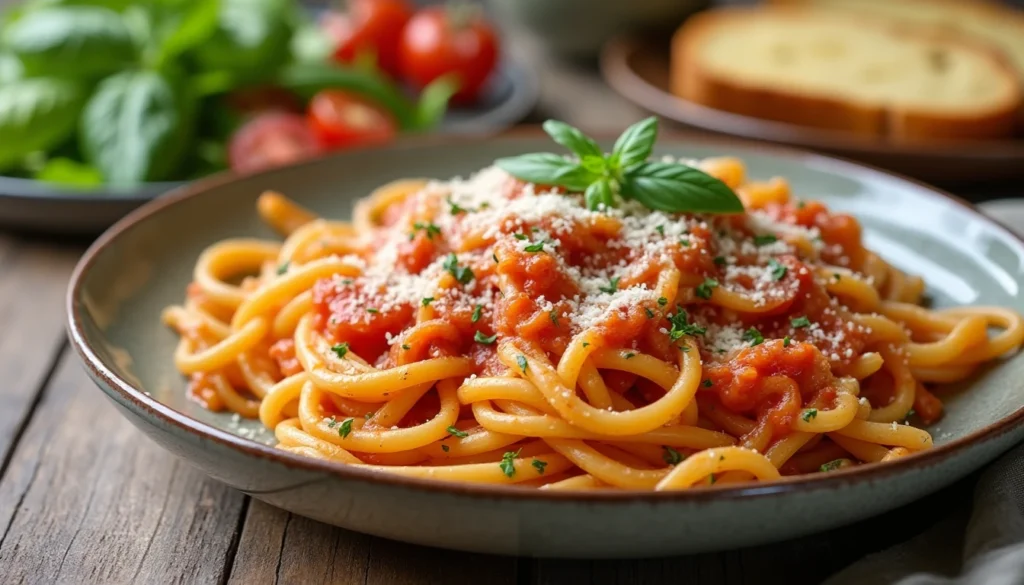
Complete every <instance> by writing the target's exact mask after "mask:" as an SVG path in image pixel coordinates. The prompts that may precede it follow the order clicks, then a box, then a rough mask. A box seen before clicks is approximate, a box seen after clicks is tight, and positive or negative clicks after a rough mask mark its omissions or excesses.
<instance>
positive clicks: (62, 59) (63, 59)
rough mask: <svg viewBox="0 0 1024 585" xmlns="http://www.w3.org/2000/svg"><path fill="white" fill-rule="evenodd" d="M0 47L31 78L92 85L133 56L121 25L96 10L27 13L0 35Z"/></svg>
mask: <svg viewBox="0 0 1024 585" xmlns="http://www.w3.org/2000/svg"><path fill="white" fill-rule="evenodd" d="M4 44H5V45H6V46H7V48H8V49H10V51H11V52H13V53H14V54H15V55H17V57H18V58H19V59H20V60H21V62H22V65H24V67H25V72H26V73H27V74H28V75H31V76H40V75H51V76H57V77H65V78H72V79H92V78H95V77H98V76H102V75H104V74H107V73H112V72H114V71H117V70H118V69H120V68H122V67H124V66H125V65H127V64H128V63H130V62H131V60H132V58H133V57H134V56H135V44H134V42H133V40H132V36H131V34H130V32H129V30H128V27H127V26H126V25H125V21H124V20H123V19H122V18H121V16H119V15H118V14H117V13H116V12H114V11H112V10H109V9H107V8H101V7H97V6H57V7H53V8H43V9H41V10H38V11H35V12H28V13H26V14H24V15H22V16H21V17H20V18H18V19H17V20H16V21H15V22H13V23H12V24H11V25H10V26H9V27H7V29H6V30H5V31H4Z"/></svg>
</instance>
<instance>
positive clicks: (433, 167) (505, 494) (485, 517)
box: [68, 134, 1024, 558]
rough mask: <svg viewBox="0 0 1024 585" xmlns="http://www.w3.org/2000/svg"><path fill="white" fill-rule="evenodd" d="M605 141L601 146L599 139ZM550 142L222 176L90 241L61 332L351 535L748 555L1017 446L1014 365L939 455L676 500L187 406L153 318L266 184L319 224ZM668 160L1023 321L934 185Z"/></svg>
mask: <svg viewBox="0 0 1024 585" xmlns="http://www.w3.org/2000/svg"><path fill="white" fill-rule="evenodd" d="M609 146H610V145H609ZM547 149H550V141H549V140H548V139H547V138H546V137H541V136H538V135H535V134H528V135H522V134H519V135H513V136H508V137H504V138H498V139H489V140H477V141H457V140H451V139H449V140H434V141H430V142H425V143H424V142H420V143H406V144H399V145H397V146H393V147H389V148H383V149H377V150H368V151H362V152H353V153H349V154H344V155H340V156H335V157H332V158H328V159H322V160H317V161H312V162H309V163H306V164H303V165H300V166H295V167H290V168H286V169H281V170H276V171H273V172H269V173H265V174H262V175H258V176H252V177H246V178H242V179H231V178H214V179H211V180H208V181H206V182H203V183H199V184H196V185H194V186H191V187H187V188H185V189H183V190H180V191H178V192H177V193H176V194H172V195H168V196H167V197H165V198H162V199H160V200H158V201H156V202H153V203H150V204H148V205H146V206H145V207H143V208H141V209H139V210H138V211H136V212H134V213H133V214H131V215H130V216H128V217H127V218H125V219H124V220H122V221H121V222H120V223H118V224H117V225H116V226H114V227H113V228H112V229H111V230H110V231H108V232H107V233H106V234H105V235H104V236H103V237H101V238H100V239H99V241H97V242H96V244H95V245H93V247H92V248H91V249H90V250H89V252H88V253H86V255H85V257H84V258H83V259H82V261H81V263H80V264H79V266H78V269H77V271H76V272H75V275H74V277H73V279H72V282H71V288H70V291H69V294H68V312H69V319H70V323H69V332H70V336H71V340H72V342H73V344H74V346H75V348H76V350H77V351H78V353H79V354H80V355H81V356H82V358H83V359H84V361H85V363H86V366H87V368H88V371H89V372H90V374H91V376H92V377H93V378H94V379H95V381H96V382H97V384H98V385H99V386H100V388H101V389H102V390H103V392H104V393H106V395H107V396H108V397H109V398H111V399H112V400H113V401H114V402H115V403H116V404H117V405H118V407H119V408H120V410H121V411H122V412H123V413H124V415H125V416H126V417H128V418H129V419H130V420H131V421H132V422H133V423H134V424H135V425H137V426H138V427H139V428H141V429H143V430H144V431H145V432H146V433H147V434H149V435H150V436H151V437H152V438H153V439H154V440H155V441H157V442H158V443H160V444H161V445H163V446H165V447H166V448H167V449H169V450H171V451H173V452H174V453H177V454H178V455H180V456H181V457H183V458H184V459H186V460H188V461H189V462H191V463H193V464H194V465H196V466H198V467H199V468H201V469H203V470H204V471H206V472H207V473H209V474H210V475H211V476H213V477H215V478H217V479H218V480H220V481H223V482H225V483H227V484H229V485H231V486H234V487H236V488H238V489H240V490H242V491H244V492H246V493H249V494H252V495H253V496H255V497H257V498H259V499H262V500H265V501H266V502H269V503H270V504H273V505H275V506H280V507H282V508H286V509H288V510H291V511H293V512H296V513H298V514H302V515H305V516H309V517H312V518H315V519H317V520H321V521H324V522H328V523H332V524H336V525H338V526H343V527H346V528H350V529H353V530H357V531H360V532H366V533H371V534H375V535H379V536H383V537H387V538H394V539H399V540H405V541H409V542H414V543H419V544H425V545H432V546H439V547H446V548H454V549H462V550H470V551H482V552H491V553H507V554H532V555H550V556H566V557H603V558H608V557H634V556H652V555H665V554H677V553H686V552H696V551H705V550H713V549H723V548H735V547H740V546H747V545H753V544H757V543H762V542H766V541H771V540H779V539H783V538H787V537H793V536H797V535H801V534H806V533H810V532H813V531H818V530H823V529H826V528H831V527H834V526H838V525H841V524H844V523H848V522H852V521H855V520H858V519H862V518H865V517H867V516H871V515H873V514H879V513H882V512H884V511H886V510H890V509H892V508H895V507H897V506H900V505H902V504H905V503H907V502H909V501H911V500H913V499H915V498H919V497H921V496H923V495H925V494H927V493H929V492H932V491H935V490H937V489H939V488H941V487H943V486H945V485H947V484H949V483H951V482H953V481H955V480H956V479H958V478H960V477H962V476H964V475H965V474H967V473H969V472H971V471H973V470H975V469H977V468H978V467H980V466H981V465H983V464H985V463H986V462H988V461H990V460H991V459H993V458H994V457H995V456H997V455H998V454H999V453H1001V452H1003V451H1004V450H1006V449H1007V448H1008V447H1009V446H1011V445H1012V444H1014V443H1016V442H1017V441H1018V440H1020V439H1021V438H1022V436H1024V426H1021V424H1020V423H1021V421H1022V419H1024V409H1022V408H1021V406H1022V405H1024V395H1022V392H1021V380H1022V379H1024V358H1020V357H1013V358H1009V359H1007V360H1004V361H1003V362H1001V363H999V364H997V365H995V366H993V367H990V368H988V369H986V370H985V371H984V372H981V373H980V374H979V375H978V376H976V377H975V378H974V379H973V380H971V381H970V383H967V384H962V385H960V386H958V387H954V388H949V389H948V390H947V391H945V392H943V395H944V397H945V399H946V401H947V402H946V404H947V408H948V410H947V414H946V416H945V418H943V419H942V420H941V421H940V422H939V423H938V424H937V425H935V426H934V427H933V428H931V429H930V430H931V432H932V433H933V435H934V436H935V438H936V443H937V447H936V448H935V449H933V450H931V451H928V452H924V453H921V454H917V455H914V456H911V457H907V458H905V459H900V460H899V461H897V462H895V463H889V464H885V465H867V466H862V467H858V468H855V469H852V470H842V471H839V472H833V473H829V474H827V475H815V476H813V477H801V478H794V479H788V480H784V481H781V482H778V483H772V484H763V485H752V486H747V487H728V486H721V487H711V488H705V489H696V490H691V491H688V492H677V493H647V492H609V493H594V492H589V493H547V492H537V491H526V490H522V489H515V488H507V487H481V486H463V485H451V484H442V483H430V482H425V481H419V480H412V479H403V478H398V477H393V476H389V475H381V474H376V473H373V472H367V471H361V470H358V469H353V468H347V467H345V466H342V465H338V464H328V463H321V462H317V461H312V460H309V459H304V458H301V457H298V456H294V455H291V454H288V453H283V452H279V451H277V450H275V449H273V448H272V447H270V446H269V444H270V443H271V440H272V436H271V433H269V432H264V431H262V430H261V429H260V428H259V426H258V424H257V423H253V422H249V421H241V420H238V419H237V417H231V416H229V415H218V414H212V413H210V412H207V411H205V410H203V409H201V408H199V407H197V406H196V405H195V404H193V403H191V402H189V401H187V400H186V399H185V393H184V383H183V380H182V378H181V376H179V375H178V373H177V372H176V371H175V369H174V366H173V364H172V361H171V354H172V352H173V349H174V345H175V342H176V336H175V335H174V334H173V333H172V332H171V331H168V330H167V329H165V328H164V327H163V326H162V325H161V324H160V319H159V315H160V310H161V308H162V307H163V306H164V305H167V304H169V303H174V302H179V301H180V299H181V298H182V294H183V293H184V289H185V285H186V284H188V282H189V280H190V276H191V272H192V267H193V263H194V262H195V259H196V256H197V255H198V254H199V253H200V251H201V250H202V249H203V248H204V247H206V246H208V245H209V244H211V243H212V242H214V241H216V240H218V239H221V238H227V237H238V236H263V237H271V236H272V234H271V232H270V231H269V230H268V229H267V228H265V227H264V226H263V225H261V223H260V221H259V219H258V217H257V215H256V212H255V211H254V202H255V200H256V197H257V196H258V195H259V194H260V192H262V191H263V190H265V189H276V190H279V191H281V192H283V193H286V194H287V195H289V196H290V197H293V198H295V199H297V200H298V201H299V202H300V203H302V204H303V205H306V206H309V207H311V208H313V209H315V210H317V211H319V212H321V213H323V214H324V215H327V216H332V217H345V216H347V215H348V214H349V212H350V210H351V208H352V204H353V202H354V201H355V200H356V198H358V197H361V196H363V195H365V194H367V193H368V192H369V191H370V190H371V189H373V188H374V187H376V186H378V185H380V184H382V183H384V182H386V181H390V180H392V179H396V178H400V177H411V176H432V177H439V178H447V177H450V176H453V175H466V174H468V173H470V172H472V171H473V170H475V169H478V168H480V167H482V166H485V165H487V164H489V163H490V162H491V161H493V160H494V159H495V158H496V157H499V156H506V155H511V154H516V153H523V152H530V151H537V150H547ZM660 150H661V151H662V152H664V153H669V154H673V155H678V156H686V157H704V156H711V155H719V154H723V153H732V154H737V155H739V156H741V157H742V158H743V159H745V161H746V162H747V164H748V167H749V172H750V175H751V176H753V177H755V178H758V177H759V178H768V177H771V176H775V175H781V176H784V177H788V178H789V179H790V181H791V183H792V185H793V188H794V190H795V192H796V193H797V194H799V195H800V196H802V197H807V198H820V199H823V200H825V201H826V202H827V203H828V204H829V205H831V206H833V207H834V208H835V209H839V210H844V211H850V212H853V213H855V214H856V215H857V216H858V217H860V218H861V220H862V222H863V224H864V226H865V231H866V238H867V243H868V244H869V245H870V246H871V247H872V248H874V249H875V250H877V251H879V252H881V253H882V254H883V255H884V256H885V257H886V258H888V259H889V260H891V261H892V262H894V263H895V264H896V265H897V266H898V267H900V268H902V269H904V270H907V271H910V272H913V273H917V274H921V275H923V276H924V277H925V278H926V279H927V281H928V285H929V288H928V294H929V295H930V296H931V297H932V298H933V299H934V300H935V302H936V304H938V305H940V306H941V305H950V304H980V303H990V304H996V305H1004V306H1008V307H1013V308H1015V309H1017V310H1020V311H1024V296H1022V292H1021V287H1022V285H1024V276H1022V266H1024V243H1022V242H1021V241H1020V240H1019V239H1017V238H1016V237H1015V236H1013V235H1012V234H1011V233H1010V232H1008V231H1007V230H1005V229H1004V228H1002V227H1000V226H999V225H997V224H995V223H993V222H992V221H991V220H989V219H986V218H985V217H983V216H982V215H980V214H979V213H978V212H976V211H975V210H974V209H972V208H971V207H969V206H967V205H966V204H963V203H961V202H959V201H956V200H954V199H952V198H950V197H949V196H947V195H943V194H941V193H938V192H936V191H934V190H932V189H930V188H927V187H924V186H922V185H919V184H916V183H912V182H909V181H906V180H903V179H899V178H895V177H893V176H891V175H887V174H884V173H881V172H878V171H874V170H870V169H867V168H864V167H861V166H857V165H853V164H849V163H845V162H840V161H836V160H833V159H828V158H822V157H818V156H814V155H810V154H802V153H795V152H789V151H781V150H769V149H765V148H764V147H738V146H735V145H729V144H725V143H720V142H710V141H704V140H701V139H689V140H687V141H682V140H678V139H676V140H672V139H668V140H664V141H663V144H662V146H661V149H660Z"/></svg>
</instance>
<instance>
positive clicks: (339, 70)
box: [276, 63, 417, 130]
mask: <svg viewBox="0 0 1024 585" xmlns="http://www.w3.org/2000/svg"><path fill="white" fill-rule="evenodd" d="M276 83H277V85H280V86H281V87H283V88H285V89H289V90H292V91H294V92H295V93H297V94H299V95H301V96H302V97H304V98H306V99H309V98H311V97H313V95H314V94H316V93H317V92H319V91H320V90H323V89H332V88H333V89H346V90H349V91H352V92H355V93H358V94H360V95H362V96H365V97H367V98H369V99H370V100H372V101H374V102H376V103H378V104H380V105H382V106H384V108H385V109H387V110H388V111H390V112H391V114H392V115H394V116H395V120H396V121H397V122H398V125H399V127H401V128H402V129H403V130H414V129H416V127H417V111H416V107H415V106H414V105H413V104H412V103H411V102H410V101H409V99H408V98H406V97H405V95H403V94H402V92H401V91H399V90H398V88H397V87H395V86H394V85H393V84H391V83H390V82H389V81H387V80H386V79H384V78H383V77H381V76H380V75H379V74H377V73H374V72H370V71H365V70H361V69H354V68H350V67H344V68H343V67H337V66H335V65H331V64H329V63H292V64H290V65H286V66H285V67H284V68H282V69H281V71H280V73H279V74H278V76H277V81H276Z"/></svg>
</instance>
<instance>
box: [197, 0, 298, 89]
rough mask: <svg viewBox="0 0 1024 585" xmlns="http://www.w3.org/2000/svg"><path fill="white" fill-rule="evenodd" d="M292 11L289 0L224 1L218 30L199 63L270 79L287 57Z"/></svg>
mask: <svg viewBox="0 0 1024 585" xmlns="http://www.w3.org/2000/svg"><path fill="white" fill-rule="evenodd" d="M290 10H291V4H290V3H289V2H288V0H222V2H221V5H220V9H219V11H218V22H217V27H216V30H215V31H214V33H213V35H212V36H211V38H210V39H208V40H207V41H206V42H204V43H203V44H202V46H201V47H199V49H198V51H197V52H196V57H197V59H198V61H199V63H200V64H201V66H202V67H203V68H204V69H207V70H227V71H234V72H238V73H240V74H244V75H245V77H246V78H248V79H252V80H261V79H266V78H268V75H267V74H268V73H269V74H272V73H273V72H274V71H276V70H277V68H278V67H279V66H280V65H281V64H283V63H284V62H285V61H286V60H287V58H288V54H289V53H288V44H289V41H290V40H291V35H292V25H291V21H292V18H291V14H290Z"/></svg>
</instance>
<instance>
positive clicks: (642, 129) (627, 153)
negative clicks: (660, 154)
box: [610, 116, 658, 169]
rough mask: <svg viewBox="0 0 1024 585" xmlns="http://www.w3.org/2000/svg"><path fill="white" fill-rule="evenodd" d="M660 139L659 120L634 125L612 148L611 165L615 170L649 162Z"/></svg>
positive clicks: (653, 118) (650, 119)
mask: <svg viewBox="0 0 1024 585" xmlns="http://www.w3.org/2000/svg"><path fill="white" fill-rule="evenodd" d="M657 139H658V119H657V118H655V117H654V116H651V117H650V118H647V119H644V120H641V121H639V122H637V123H636V124H633V125H632V126H630V127H629V128H626V131H625V132H623V133H622V135H620V136H619V139H618V140H616V141H615V146H614V147H613V148H612V155H611V159H610V161H611V164H612V166H613V167H615V168H620V169H628V168H629V167H631V166H633V165H635V164H639V163H642V162H644V161H645V160H647V157H649V156H651V151H652V150H653V149H654V142H655V141H656V140H657Z"/></svg>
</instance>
